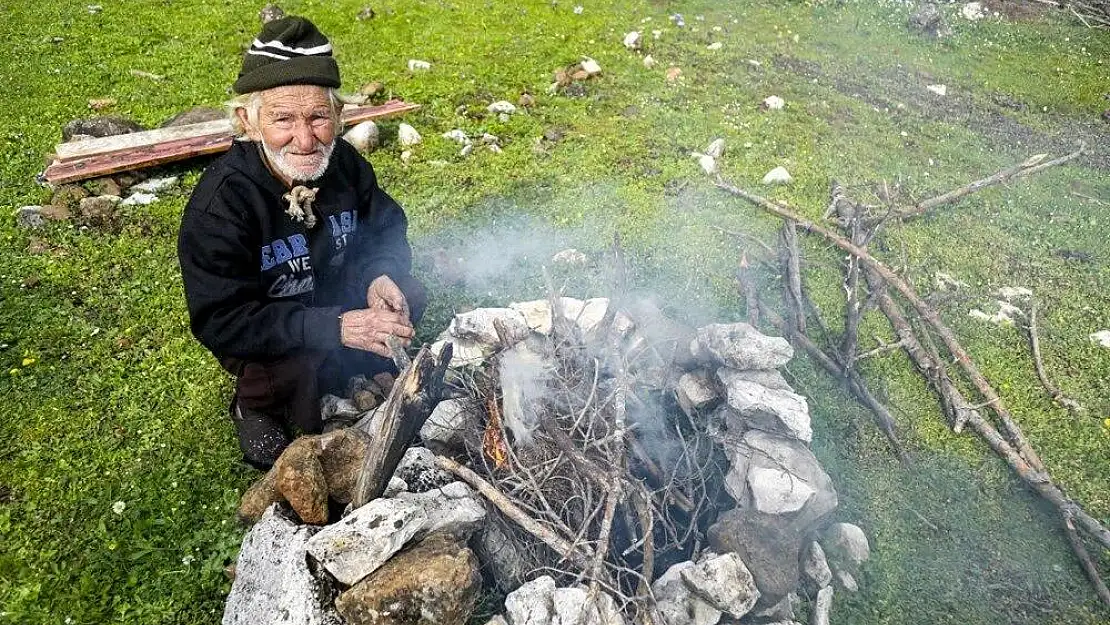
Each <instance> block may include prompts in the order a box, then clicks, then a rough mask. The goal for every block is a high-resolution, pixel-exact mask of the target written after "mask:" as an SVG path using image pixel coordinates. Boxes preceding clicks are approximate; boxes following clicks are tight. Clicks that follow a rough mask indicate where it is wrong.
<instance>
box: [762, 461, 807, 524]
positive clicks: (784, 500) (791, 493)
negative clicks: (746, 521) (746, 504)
mask: <svg viewBox="0 0 1110 625" xmlns="http://www.w3.org/2000/svg"><path fill="white" fill-rule="evenodd" d="M748 492H749V493H751V497H752V507H753V508H754V509H755V510H756V511H757V512H760V513H762V514H776V515H777V514H791V513H794V512H797V511H798V510H801V509H802V508H803V507H804V506H805V505H806V504H807V503H809V502H810V500H811V499H813V496H814V495H816V494H817V491H816V490H814V489H813V488H812V487H811V486H809V485H808V484H806V483H805V482H803V481H802V480H801V479H799V478H798V477H796V476H794V475H792V474H791V473H790V472H789V471H786V470H784V469H778V468H767V467H759V466H753V467H749V468H748Z"/></svg>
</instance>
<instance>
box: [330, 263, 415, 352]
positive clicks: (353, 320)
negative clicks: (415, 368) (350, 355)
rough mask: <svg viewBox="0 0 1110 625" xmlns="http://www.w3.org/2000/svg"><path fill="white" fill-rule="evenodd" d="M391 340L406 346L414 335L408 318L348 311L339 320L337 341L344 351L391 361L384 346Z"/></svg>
mask: <svg viewBox="0 0 1110 625" xmlns="http://www.w3.org/2000/svg"><path fill="white" fill-rule="evenodd" d="M392 283H393V281H392V280H391V281H390V284H392ZM394 288H396V286H395V287H394ZM390 336H396V337H397V338H399V339H400V340H401V344H402V345H406V346H407V345H408V344H409V341H410V340H411V339H412V336H413V331H412V324H411V323H409V319H408V316H406V315H403V314H402V313H398V312H394V311H391V310H380V309H379V310H371V309H369V308H364V309H362V310H349V311H347V312H345V313H343V314H342V315H341V316H340V317H339V340H340V341H341V342H342V343H343V345H344V346H345V347H351V348H354V349H361V350H363V351H367V352H373V353H375V354H378V355H379V356H385V357H386V358H390V357H391V356H392V354H393V352H392V350H390V349H389V344H388V342H387V341H388V339H389V337H390Z"/></svg>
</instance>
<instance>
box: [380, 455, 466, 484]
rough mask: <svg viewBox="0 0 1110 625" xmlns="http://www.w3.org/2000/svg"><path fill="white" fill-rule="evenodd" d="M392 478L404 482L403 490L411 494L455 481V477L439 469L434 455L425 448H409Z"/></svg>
mask: <svg viewBox="0 0 1110 625" xmlns="http://www.w3.org/2000/svg"><path fill="white" fill-rule="evenodd" d="M393 476H394V477H398V478H401V479H403V480H404V481H405V483H406V485H407V488H405V490H407V491H409V492H412V493H423V492H427V491H429V490H433V489H436V488H443V487H444V486H446V485H448V484H450V483H451V482H453V481H455V476H453V475H452V474H450V473H448V472H447V471H445V470H443V469H441V468H439V465H437V464H436V458H435V454H433V453H432V452H431V451H430V450H429V449H427V448H426V447H409V448H408V449H406V450H405V455H404V456H402V457H401V462H400V463H398V464H397V470H396V471H394V472H393Z"/></svg>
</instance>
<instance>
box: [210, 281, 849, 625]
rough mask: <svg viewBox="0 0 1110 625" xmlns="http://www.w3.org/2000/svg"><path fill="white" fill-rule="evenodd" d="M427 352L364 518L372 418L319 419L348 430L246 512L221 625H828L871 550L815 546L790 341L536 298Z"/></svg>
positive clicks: (305, 447)
mask: <svg viewBox="0 0 1110 625" xmlns="http://www.w3.org/2000/svg"><path fill="white" fill-rule="evenodd" d="M448 344H450V345H451V349H446V346H447V345H448ZM427 354H429V357H430V358H438V359H439V360H442V361H443V362H440V363H439V364H440V365H442V366H446V367H447V370H446V375H445V379H444V382H443V388H444V389H445V393H446V398H445V399H443V400H442V401H440V402H439V403H438V405H436V407H435V410H434V412H432V414H431V416H430V417H428V418H427V421H426V422H425V423H424V424H423V427H422V428H421V429H420V439H421V441H422V446H417V447H412V448H411V449H409V450H408V451H407V452H406V453H405V456H404V458H403V459H402V460H401V462H400V464H399V465H398V466H397V470H396V471H395V472H394V473H393V478H392V479H391V480H390V482H389V486H388V487H387V488H385V493H384V495H383V496H382V497H378V498H375V499H373V500H371V501H369V502H368V503H366V504H365V505H362V506H359V507H355V506H353V505H350V502H351V501H352V500H355V501H357V496H355V495H354V494H353V491H354V490H356V489H354V488H353V487H352V484H354V483H355V482H356V481H357V473H358V472H359V470H360V468H361V467H362V466H363V464H364V463H363V459H364V458H365V456H366V454H367V451H366V449H367V448H368V446H369V444H370V439H369V437H368V436H367V434H366V432H367V431H373V428H374V426H373V425H372V424H373V423H374V422H375V419H378V421H379V422H380V420H381V418H382V417H381V416H380V414H379V413H380V412H382V411H383V410H387V409H386V408H378V409H375V410H371V411H365V412H362V413H359V412H358V411H357V409H354V408H352V406H353V405H354V404H353V402H350V401H337V400H336V399H334V398H332V399H330V400H328V401H326V402H325V405H327V406H330V407H331V408H330V409H329V413H330V414H328V415H327V416H328V417H332V418H334V419H335V422H337V423H338V422H340V421H339V420H340V419H341V418H342V417H343V416H344V414H346V416H347V417H348V418H350V417H352V416H354V415H357V420H356V422H355V424H354V425H352V426H350V427H346V428H339V429H336V430H334V431H332V432H329V433H327V434H324V435H321V436H318V437H305V438H302V439H300V441H306V442H298V443H297V446H296V447H290V450H287V452H286V454H284V455H283V456H282V459H281V460H279V462H278V464H277V465H275V468H274V470H272V471H271V472H270V474H268V475H267V476H266V477H265V478H263V479H262V480H261V481H260V482H259V484H257V485H256V486H255V487H252V489H251V491H249V492H248V493H247V495H245V496H244V502H243V507H242V508H241V514H242V516H244V518H246V519H247V520H249V521H257V523H255V525H254V527H253V528H252V530H251V531H250V533H249V534H248V536H247V537H246V539H245V540H244V543H243V549H242V551H241V553H240V556H239V562H238V568H237V577H236V580H235V583H234V585H233V587H232V591H231V594H230V596H229V597H228V603H227V610H226V612H225V614H224V623H225V624H231V623H261V622H275V621H280V622H288V623H352V624H354V623H375V624H384V623H395V624H400V623H464V622H467V621H468V620H474V618H475V609H476V605H477V604H478V601H479V597H481V598H482V609H483V610H485V613H487V614H488V613H490V612H493V613H495V614H496V616H494V617H493V620H494V621H498V619H501V620H500V621H498V622H507V623H509V624H510V625H548V624H556V623H559V624H569V623H598V624H602V623H605V624H608V623H613V624H616V623H652V624H655V625H685V624H688V623H690V624H697V625H712V624H714V623H719V622H743V623H748V622H750V623H770V622H790V621H792V620H793V619H794V618H795V617H796V614H797V610H798V609H799V608H800V607H801V606H802V605H803V604H806V603H809V604H810V605H809V607H808V611H809V613H810V614H811V616H812V619H813V622H827V615H828V609H829V604H830V602H831V599H832V592H833V584H834V582H835V584H836V586H838V587H840V588H843V589H847V590H849V591H854V590H855V589H856V585H857V582H856V578H857V577H858V576H859V568H858V567H859V565H860V564H861V563H862V562H863V561H864V560H865V559H866V558H867V555H868V545H867V540H866V538H865V537H864V536H863V533H862V531H860V530H859V528H857V527H855V526H853V525H849V524H843V523H836V524H830V521H831V516H832V513H833V511H834V510H835V509H836V506H837V496H836V491H835V490H834V488H833V485H832V483H831V480H830V479H829V477H828V476H827V475H826V474H825V472H824V471H823V470H822V468H821V466H820V465H819V463H818V462H817V460H816V458H815V457H814V455H813V453H812V452H811V451H810V448H809V444H810V442H811V439H812V431H811V428H810V418H809V412H808V407H807V404H806V400H805V399H804V398H803V397H801V396H799V395H797V394H795V393H794V392H793V390H792V389H791V388H790V385H789V384H788V383H787V381H786V380H785V379H784V378H783V376H782V375H781V374H780V373H779V371H778V368H779V367H782V366H783V365H785V364H786V363H787V362H788V361H789V360H790V359H791V357H792V356H793V352H792V349H791V347H790V345H789V344H788V343H787V342H786V341H785V340H784V339H781V338H775V337H767V336H764V335H762V334H760V333H759V332H758V331H756V330H755V329H754V328H752V327H751V326H749V325H747V324H744V323H734V324H713V325H708V326H704V327H701V328H698V329H696V330H694V329H692V328H689V327H686V326H684V325H683V324H681V323H678V322H676V321H674V320H672V319H669V318H668V317H667V316H666V315H664V314H663V313H662V312H661V311H660V310H659V309H658V308H657V307H655V306H653V305H651V304H650V303H648V302H645V301H622V302H620V303H619V304H617V303H615V302H610V301H609V300H607V299H604V298H596V299H589V300H584V301H583V300H578V299H574V298H567V297H551V298H549V299H545V300H537V301H532V302H524V303H514V304H511V305H510V306H508V307H505V308H484V309H477V310H473V311H470V312H467V313H462V314H459V315H457V316H456V317H455V318H454V319H453V321H452V322H451V325H450V326H449V327H448V328H447V330H445V331H444V333H443V334H442V335H441V336H440V338H439V340H438V341H437V342H436V343H435V344H433V345H432V346H430V348H429V349H428V352H427ZM422 356H425V353H424V352H422V354H421V356H418V360H419V359H420V358H421V357H422ZM448 358H449V359H450V361H449V362H446V359H448ZM402 379H404V378H402ZM399 384H400V382H399ZM397 392H398V390H397V389H394V394H396V393H397ZM388 403H389V402H387V404H388ZM298 450H299V451H298ZM286 456H290V458H289V459H286ZM306 493H307V494H306ZM321 502H324V504H325V505H323V507H322V504H321ZM329 503H330V513H329V506H328V505H326V504H329ZM344 505H346V507H347V509H346V510H345V511H344V510H343V507H344ZM306 521H311V523H313V524H309V523H306ZM328 521H331V522H330V523H328ZM491 598H493V599H491ZM502 598H503V603H502V601H501V599H502ZM501 606H503V608H502V607H501ZM477 622H483V621H477Z"/></svg>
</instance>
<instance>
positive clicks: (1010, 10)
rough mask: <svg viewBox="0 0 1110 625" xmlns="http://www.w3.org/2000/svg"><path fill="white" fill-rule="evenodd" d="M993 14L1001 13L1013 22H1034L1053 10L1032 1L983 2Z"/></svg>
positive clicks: (1000, 0) (1002, 0)
mask: <svg viewBox="0 0 1110 625" xmlns="http://www.w3.org/2000/svg"><path fill="white" fill-rule="evenodd" d="M983 6H985V7H986V8H987V9H988V10H989V11H991V12H992V13H999V14H1001V15H1002V17H1004V18H1006V19H1008V20H1011V21H1015V22H1018V21H1032V20H1036V19H1040V18H1041V17H1042V16H1043V15H1044V14H1045V13H1048V12H1050V11H1052V10H1053V7H1052V6H1051V5H1047V4H1043V3H1040V2H1033V1H1031V0H986V1H985V2H983Z"/></svg>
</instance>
